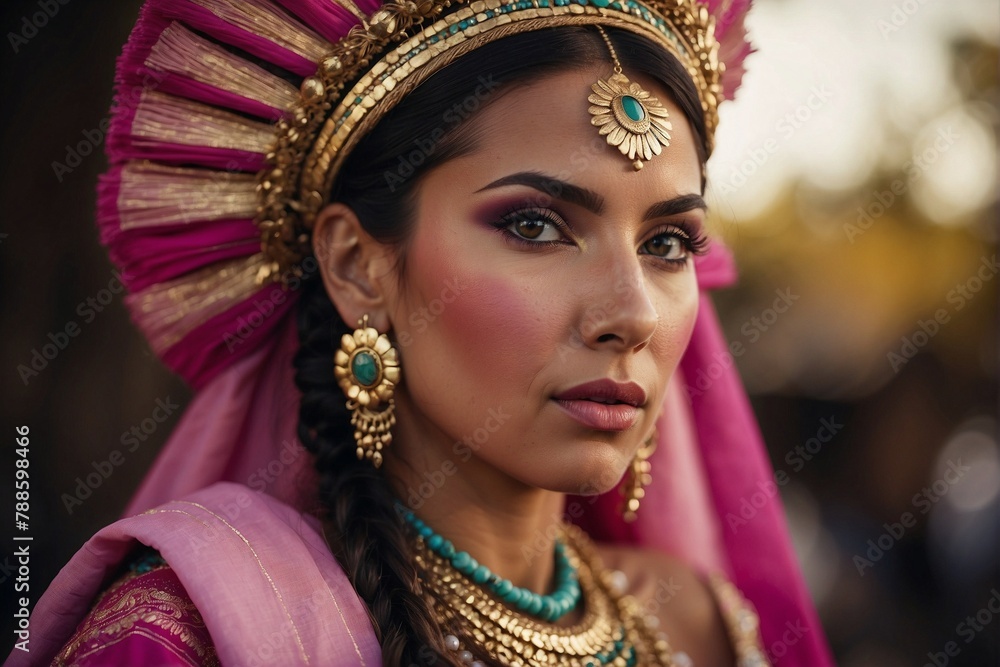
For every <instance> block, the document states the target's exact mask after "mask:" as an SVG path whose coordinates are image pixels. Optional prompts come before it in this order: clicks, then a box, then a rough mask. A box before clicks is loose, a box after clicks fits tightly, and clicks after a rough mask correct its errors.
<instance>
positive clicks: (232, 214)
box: [118, 162, 257, 229]
mask: <svg viewBox="0 0 1000 667" xmlns="http://www.w3.org/2000/svg"><path fill="white" fill-rule="evenodd" d="M256 185H257V179H256V176H255V175H254V174H238V173H220V172H217V171H214V170H210V169H190V168H186V167H165V166H160V165H156V164H153V163H151V162H131V163H129V164H127V165H126V166H125V167H123V168H122V174H121V188H120V190H119V193H118V211H119V217H120V219H121V228H122V229H132V228H134V227H148V226H153V225H175V224H187V223H191V222H198V221H207V220H225V219H227V218H235V219H238V218H252V217H253V215H254V212H255V211H256V206H257V196H256V193H255V191H254V188H255V187H256Z"/></svg>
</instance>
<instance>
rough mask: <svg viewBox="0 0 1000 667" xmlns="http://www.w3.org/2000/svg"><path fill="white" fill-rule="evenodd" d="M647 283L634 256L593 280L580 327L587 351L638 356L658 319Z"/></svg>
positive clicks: (616, 263) (650, 336) (619, 260)
mask: <svg viewBox="0 0 1000 667" xmlns="http://www.w3.org/2000/svg"><path fill="white" fill-rule="evenodd" d="M647 281H648V277H647V276H646V275H645V273H644V272H643V269H642V266H641V265H640V262H639V258H638V257H636V256H635V255H634V253H633V256H632V257H631V258H630V259H618V260H617V261H615V262H613V263H612V264H611V266H610V268H608V267H605V268H604V269H603V270H601V273H600V274H599V275H597V276H595V278H594V282H593V283H591V285H593V286H594V287H595V289H594V290H593V291H592V292H591V294H590V299H589V303H588V305H587V306H586V308H585V309H584V311H583V318H582V322H581V326H580V331H581V334H582V338H583V341H584V342H585V344H586V345H587V346H588V347H590V348H592V349H595V350H600V349H613V350H614V351H616V352H628V351H635V352H638V351H639V350H641V349H643V348H644V347H645V346H646V345H647V344H649V341H650V339H651V338H652V336H653V332H654V331H656V326H657V324H658V322H659V319H660V316H659V313H658V312H657V310H656V304H655V303H654V301H653V298H652V294H651V293H650V286H649V284H648V282H647Z"/></svg>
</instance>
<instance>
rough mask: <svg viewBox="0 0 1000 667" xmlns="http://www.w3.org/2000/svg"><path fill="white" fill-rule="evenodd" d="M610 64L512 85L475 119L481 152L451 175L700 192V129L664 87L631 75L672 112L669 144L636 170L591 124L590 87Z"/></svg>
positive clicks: (627, 191) (656, 194)
mask: <svg viewBox="0 0 1000 667" xmlns="http://www.w3.org/2000/svg"><path fill="white" fill-rule="evenodd" d="M611 74H612V69H611V65H610V64H608V65H606V66H602V65H597V66H588V67H585V68H581V69H576V70H569V71H561V72H558V73H554V74H551V75H548V76H545V77H543V78H540V79H538V80H536V81H534V82H532V83H531V84H528V85H518V84H514V85H513V86H512V87H511V88H508V89H506V90H504V91H503V94H502V95H500V96H499V97H498V98H497V99H495V100H494V101H492V102H491V103H490V104H489V106H487V107H485V108H484V109H482V110H481V111H480V112H479V113H478V114H477V115H475V116H474V117H473V118H472V119H471V120H470V121H469V122H470V124H471V126H470V127H468V128H467V129H469V130H472V131H473V133H474V135H475V137H476V141H475V148H476V150H475V151H474V152H473V153H471V154H469V155H467V156H463V157H461V158H458V159H457V160H455V162H460V163H461V164H459V165H452V166H453V169H451V170H447V171H451V172H453V173H461V174H462V175H463V176H464V177H467V178H474V179H479V180H482V182H483V184H485V183H488V182H491V181H492V180H495V179H496V178H499V177H502V176H504V175H506V174H509V173H514V172H518V171H532V170H533V171H540V172H543V173H546V174H547V175H550V176H555V177H559V178H560V179H562V180H566V181H569V182H571V183H573V184H575V185H580V186H583V187H587V188H589V189H593V190H595V191H596V192H599V193H601V194H603V195H605V196H606V197H609V198H610V197H615V196H619V197H634V198H639V199H643V200H645V199H650V198H656V199H662V198H664V196H673V195H677V194H691V193H700V192H701V165H700V162H699V159H698V151H697V148H696V143H695V137H694V133H693V132H692V130H691V127H690V124H689V123H688V121H687V119H686V117H685V116H684V114H683V113H682V112H681V110H680V108H679V107H678V106H677V104H676V103H675V102H674V101H673V99H672V98H671V97H670V96H669V95H668V92H667V90H666V88H665V87H663V86H662V85H660V84H659V83H658V82H656V81H655V80H652V79H649V78H647V77H644V76H641V75H635V74H632V73H629V72H625V75H626V76H628V77H629V78H630V79H631V80H632V81H634V82H636V83H638V84H639V85H641V86H642V87H643V88H644V89H645V90H647V91H649V92H650V93H652V94H653V96H655V97H656V98H657V99H658V100H659V101H660V103H661V104H662V105H663V106H664V107H666V109H667V111H668V112H669V121H670V123H671V125H672V129H671V131H670V137H671V138H670V145H669V146H666V147H664V148H663V151H662V152H661V154H660V155H655V156H653V158H652V159H651V160H649V161H646V162H644V166H643V168H642V169H641V170H640V171H638V172H637V171H635V169H634V167H633V166H632V160H630V159H628V157H627V156H625V155H623V154H622V153H621V152H620V151H619V150H618V148H617V147H614V146H611V145H609V144H608V143H607V140H606V139H605V137H603V136H601V135H600V134H599V128H598V127H596V126H594V125H593V124H592V123H591V118H593V116H592V115H591V114H590V112H589V111H588V109H589V108H590V106H591V103H590V102H589V101H588V99H587V98H588V97H589V96H590V94H591V93H592V92H593V91H592V90H591V86H592V85H593V84H594V83H596V81H597V80H598V78H607V77H608V76H610V75H611Z"/></svg>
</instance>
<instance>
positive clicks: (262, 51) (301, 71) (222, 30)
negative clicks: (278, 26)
mask: <svg viewBox="0 0 1000 667" xmlns="http://www.w3.org/2000/svg"><path fill="white" fill-rule="evenodd" d="M143 10H144V11H149V12H151V13H152V12H156V13H157V14H159V15H160V16H164V17H167V18H169V19H176V20H180V21H183V22H184V23H185V24H186V25H188V26H189V27H191V28H194V29H195V30H197V31H199V32H203V33H205V34H206V35H209V36H211V37H214V38H215V39H218V40H219V41H221V42H224V43H226V44H231V45H233V46H235V47H237V48H240V49H243V50H244V51H246V52H247V53H251V54H253V55H255V56H257V57H258V58H262V59H264V60H265V61H266V62H269V63H273V64H275V65H277V66H278V67H282V68H284V69H286V70H288V71H289V72H292V73H294V74H298V75H299V76H302V77H306V76H311V75H313V74H315V73H316V63H314V62H310V61H309V60H307V59H306V58H303V57H302V56H300V55H298V54H297V53H294V52H293V51H289V50H288V49H286V48H285V47H283V46H281V45H279V44H276V43H275V42H273V41H271V40H269V39H267V38H265V37H261V36H260V35H256V34H254V33H250V32H247V31H246V30H243V29H242V28H240V27H238V26H235V25H233V24H231V23H227V22H226V21H223V20H222V19H220V18H219V17H217V16H216V15H215V14H213V13H212V12H210V11H209V10H207V9H205V8H203V7H201V6H199V5H197V4H195V3H193V2H186V1H185V0H147V2H146V4H145V5H143ZM140 20H141V19H140ZM142 57H143V59H145V54H143V55H142Z"/></svg>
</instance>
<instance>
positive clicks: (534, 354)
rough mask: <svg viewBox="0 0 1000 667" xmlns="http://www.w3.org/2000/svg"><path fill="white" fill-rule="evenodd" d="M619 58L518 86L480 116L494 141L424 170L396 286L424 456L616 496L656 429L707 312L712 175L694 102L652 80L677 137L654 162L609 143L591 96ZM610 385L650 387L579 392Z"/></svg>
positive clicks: (413, 446)
mask: <svg viewBox="0 0 1000 667" xmlns="http://www.w3.org/2000/svg"><path fill="white" fill-rule="evenodd" d="M610 69H611V68H610V66H609V67H601V68H595V69H593V70H592V71H590V70H584V71H568V72H563V73H559V74H556V75H552V76H549V77H547V78H544V79H542V80H539V81H538V82H537V83H535V84H534V85H531V86H528V87H520V88H517V89H516V90H513V91H511V92H508V93H506V94H505V95H503V96H502V97H500V98H499V99H498V100H496V101H495V102H494V103H493V104H492V105H490V106H489V107H487V108H486V109H484V110H483V112H481V113H480V114H479V115H478V116H477V117H476V119H475V120H474V122H475V123H476V130H477V131H478V135H477V136H478V138H479V139H478V143H477V150H476V151H475V152H474V153H472V154H469V155H467V156H464V157H460V158H457V159H453V160H451V161H449V162H447V163H445V164H443V165H442V166H440V167H438V168H435V169H433V170H432V171H430V172H429V173H428V174H427V175H426V176H425V178H424V180H423V181H422V183H421V185H420V187H419V192H418V195H419V199H418V202H419V203H418V207H417V211H416V225H415V228H414V230H413V236H412V237H411V239H410V243H409V244H408V247H407V251H406V252H407V260H406V273H405V275H404V276H403V280H402V288H401V289H402V290H403V291H402V292H400V291H397V290H398V289H400V288H398V287H396V286H395V284H394V282H393V281H390V280H386V281H385V285H384V287H385V289H386V290H388V293H389V297H388V308H389V311H388V312H389V319H390V320H391V322H392V329H393V337H394V339H395V341H396V345H397V348H398V349H399V353H400V359H401V366H402V371H403V381H402V384H401V386H400V387H399V388H398V390H397V393H396V395H397V415H398V417H397V420H398V422H397V426H396V428H395V429H394V433H395V439H396V442H399V443H400V444H401V447H400V450H399V451H401V452H410V453H411V454H410V456H411V457H412V456H414V455H413V452H423V453H424V454H425V455H426V456H423V457H422V458H424V461H423V462H415V461H412V460H411V461H409V463H410V464H411V465H415V466H421V465H424V466H432V469H431V472H433V471H434V470H437V469H440V470H443V471H444V472H445V474H446V475H450V474H453V473H452V469H451V468H449V467H446V466H448V465H453V466H454V469H455V470H457V471H458V472H459V473H461V472H462V469H463V466H466V465H468V466H469V468H468V469H469V470H474V471H489V474H494V473H496V474H497V475H499V477H500V478H503V479H504V480H506V481H508V482H513V483H516V484H521V485H526V486H529V487H541V488H544V489H549V490H553V491H560V492H566V493H584V494H587V493H600V492H604V491H607V490H608V489H610V488H612V487H613V486H614V485H615V484H616V483H617V482H618V481H619V480H620V478H621V476H622V475H623V474H624V472H625V470H626V468H627V465H628V463H629V462H630V460H631V459H632V457H633V455H634V454H635V451H636V449H637V448H638V447H639V446H640V445H641V444H642V441H643V440H644V439H646V438H647V437H648V436H649V434H650V433H651V431H652V429H653V428H654V422H655V421H656V419H657V417H658V411H659V406H660V405H661V404H662V400H663V397H664V392H665V389H666V385H667V381H668V380H669V378H670V376H671V374H672V373H673V372H674V370H675V368H676V366H677V364H678V362H679V360H680V357H681V355H682V353H683V352H684V349H685V347H686V346H687V343H688V341H689V339H690V335H691V331H692V328H693V325H694V319H695V315H696V313H697V306H698V292H697V285H696V281H695V271H694V264H693V257H692V255H691V252H690V250H689V246H688V243H689V241H688V240H687V237H691V238H692V239H694V238H697V237H698V236H701V235H702V231H701V230H702V227H703V225H704V219H705V211H704V208H703V204H702V201H701V197H700V192H701V180H700V174H701V170H700V164H699V160H698V156H697V152H696V148H695V139H694V135H693V133H692V131H691V129H690V127H689V125H688V123H687V121H686V120H685V119H684V116H683V114H682V113H681V111H680V110H679V109H678V108H677V106H676V105H675V104H673V102H672V101H671V100H670V98H669V97H668V96H667V95H666V91H665V90H664V89H663V88H662V87H660V86H659V85H657V84H656V83H654V82H653V81H651V80H649V79H645V78H642V77H634V76H633V80H635V81H637V82H639V83H640V84H642V85H643V87H644V88H646V89H647V90H649V91H650V92H652V93H653V94H654V95H655V96H656V97H658V98H659V100H660V101H661V102H662V103H663V104H664V105H665V106H666V107H667V108H668V111H669V112H670V121H671V123H672V124H673V131H672V133H671V134H672V141H671V145H670V146H669V147H667V148H665V149H664V151H663V153H662V154H661V155H659V156H656V157H654V158H653V159H652V160H650V161H648V162H646V163H645V166H644V168H643V169H642V170H641V171H638V172H636V171H635V170H634V169H633V167H632V165H631V163H630V161H629V160H628V159H627V158H626V157H625V156H623V155H622V154H621V153H619V151H618V150H617V149H615V148H612V147H610V146H608V145H607V143H606V142H605V140H604V137H602V136H599V134H598V129H597V128H596V127H595V126H593V125H592V124H591V122H590V118H591V116H590V114H589V113H588V110H587V109H588V106H589V104H588V102H587V97H588V95H589V94H590V93H591V90H590V86H591V84H592V83H594V82H595V81H596V80H597V78H598V77H599V76H601V77H606V76H608V75H610V74H611V72H610ZM605 70H607V71H605ZM626 74H628V73H627V72H626ZM600 380H607V381H611V382H616V383H621V384H626V383H632V384H634V385H635V386H632V387H631V388H632V390H634V389H635V388H636V387H637V388H638V389H639V390H640V391H638V392H635V391H633V393H632V394H631V395H629V394H628V392H626V394H623V395H619V396H617V397H616V396H614V395H611V396H608V395H603V394H601V392H600V389H594V388H593V387H591V388H584V389H582V390H580V391H578V392H575V393H574V392H572V389H573V388H574V387H578V386H579V385H583V384H585V383H591V382H594V381H600ZM591 399H596V400H591ZM616 400H617V401H623V402H622V403H619V404H617V405H608V404H607V403H605V402H604V401H616ZM624 401H629V402H631V403H635V405H628V404H626V403H624ZM393 447H396V445H395V443H394V445H393ZM429 452H432V453H429ZM446 461H450V462H451V464H447V463H445V464H443V465H442V462H446ZM439 466H440V467H439ZM417 469H418V470H419V469H420V468H419V467H417ZM476 474H486V473H480V472H477V473H476ZM484 483H487V482H485V481H484ZM404 497H405V496H404Z"/></svg>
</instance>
